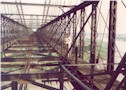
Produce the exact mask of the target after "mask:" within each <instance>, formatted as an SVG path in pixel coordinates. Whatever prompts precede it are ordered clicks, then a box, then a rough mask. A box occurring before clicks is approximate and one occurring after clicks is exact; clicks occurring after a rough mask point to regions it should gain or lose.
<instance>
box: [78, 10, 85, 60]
mask: <svg viewBox="0 0 126 90" xmlns="http://www.w3.org/2000/svg"><path fill="white" fill-rule="evenodd" d="M84 15H85V9H81V14H80V29H81V28H82V26H83V24H84V19H85V16H84ZM84 34H85V31H84V30H82V32H81V34H80V43H79V44H80V46H79V57H80V58H81V59H84Z"/></svg>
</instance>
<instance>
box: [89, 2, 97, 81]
mask: <svg viewBox="0 0 126 90" xmlns="http://www.w3.org/2000/svg"><path fill="white" fill-rule="evenodd" d="M94 8H95V9H94ZM92 10H93V13H92V17H91V46H90V63H95V47H96V25H97V24H96V20H97V19H96V16H97V15H96V14H97V10H96V5H95V4H92ZM93 72H94V66H91V74H93ZM90 83H91V84H93V76H91V78H90Z"/></svg>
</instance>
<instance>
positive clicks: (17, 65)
mask: <svg viewBox="0 0 126 90" xmlns="http://www.w3.org/2000/svg"><path fill="white" fill-rule="evenodd" d="M42 66H43V67H49V66H59V64H57V63H54V62H52V63H51V62H50V63H46V64H37V63H34V64H33V63H32V64H30V67H31V68H34V67H42ZM9 67H11V68H12V67H14V68H17V67H25V64H10V63H8V64H7V63H6V64H2V63H1V68H9Z"/></svg>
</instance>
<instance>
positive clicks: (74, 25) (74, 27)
mask: <svg viewBox="0 0 126 90" xmlns="http://www.w3.org/2000/svg"><path fill="white" fill-rule="evenodd" d="M76 18H77V16H76V12H74V16H73V41H74V39H75V37H76V28H77V26H76ZM75 47H76V43H75V44H74V46H73V53H74V52H75Z"/></svg>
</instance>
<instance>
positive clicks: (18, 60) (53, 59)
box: [1, 56, 59, 62]
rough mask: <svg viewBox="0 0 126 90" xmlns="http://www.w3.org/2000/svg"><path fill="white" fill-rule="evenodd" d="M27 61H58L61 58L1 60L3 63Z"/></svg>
mask: <svg viewBox="0 0 126 90" xmlns="http://www.w3.org/2000/svg"><path fill="white" fill-rule="evenodd" d="M25 60H30V62H31V61H58V60H59V57H51V56H50V57H41V58H40V57H38V58H1V62H21V61H22V62H24V61H25Z"/></svg>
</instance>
